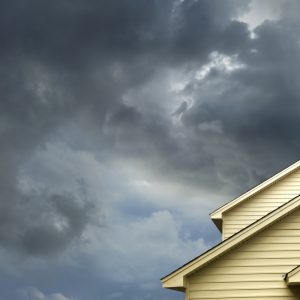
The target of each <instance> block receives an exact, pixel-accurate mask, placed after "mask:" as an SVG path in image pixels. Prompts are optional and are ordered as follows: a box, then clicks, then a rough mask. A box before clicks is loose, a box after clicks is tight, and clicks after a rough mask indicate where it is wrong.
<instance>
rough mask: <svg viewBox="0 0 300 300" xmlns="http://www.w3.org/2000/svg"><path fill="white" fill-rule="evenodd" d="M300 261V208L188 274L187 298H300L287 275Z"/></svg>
mask: <svg viewBox="0 0 300 300" xmlns="http://www.w3.org/2000/svg"><path fill="white" fill-rule="evenodd" d="M299 264H300V209H298V210H297V211H296V212H294V213H293V214H291V215H289V216H287V217H285V218H284V219H282V220H281V221H280V222H278V223H275V224H273V225H271V226H270V227H269V228H267V229H265V230H263V231H261V232H259V233H258V234H257V235H255V236H254V237H252V238H250V239H249V240H248V241H246V242H245V243H243V244H242V245H240V246H238V247H236V248H235V249H232V250H231V251H230V252H229V253H227V254H224V255H223V256H221V257H219V258H218V259H216V260H215V261H213V262H211V263H209V264H208V265H207V266H203V268H202V269H200V270H199V271H197V272H195V273H193V274H191V275H190V276H188V277H187V293H186V295H188V296H187V298H186V299H187V300H208V299H211V300H217V299H218V300H250V299H251V300H271V299H283V300H296V299H300V287H297V286H293V287H288V286H287V285H286V282H285V281H284V275H285V274H286V273H288V272H289V271H291V270H292V269H293V268H295V267H296V266H298V265H299Z"/></svg>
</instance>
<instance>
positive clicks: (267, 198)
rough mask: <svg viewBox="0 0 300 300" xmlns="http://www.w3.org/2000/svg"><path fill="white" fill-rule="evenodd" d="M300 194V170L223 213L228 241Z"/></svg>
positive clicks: (224, 237) (224, 236)
mask: <svg viewBox="0 0 300 300" xmlns="http://www.w3.org/2000/svg"><path fill="white" fill-rule="evenodd" d="M299 194H300V168H297V169H296V170H295V171H294V172H292V173H290V174H289V175H287V176H286V177H284V178H282V179H281V180H279V181H277V182H276V183H274V184H272V185H271V186H269V187H268V188H265V189H263V190H262V191H260V192H259V193H257V194H255V195H254V196H252V197H251V198H249V199H247V200H245V201H243V202H242V203H240V204H239V205H237V206H235V207H233V208H232V209H229V210H228V211H225V212H224V213H223V225H222V226H223V227H222V237H223V239H226V238H228V237H230V236H231V235H233V234H234V233H236V232H238V231H240V230H242V229H243V228H245V227H246V226H248V225H250V224H251V223H253V222H255V221H256V220H258V219H260V218H262V217H263V216H264V215H266V214H268V213H269V212H271V211H273V210H274V209H276V208H278V207H279V206H281V205H283V204H284V203H286V202H288V201H289V200H290V199H292V198H294V197H296V196H297V195H299Z"/></svg>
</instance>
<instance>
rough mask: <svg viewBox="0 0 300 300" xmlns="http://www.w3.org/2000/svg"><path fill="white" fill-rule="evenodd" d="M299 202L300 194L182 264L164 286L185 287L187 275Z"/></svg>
mask: <svg viewBox="0 0 300 300" xmlns="http://www.w3.org/2000/svg"><path fill="white" fill-rule="evenodd" d="M299 202H300V196H297V197H294V198H292V199H291V200H290V201H288V202H287V203H285V204H283V205H282V206H280V207H278V208H277V209H276V210H274V211H272V212H270V213H268V214H267V215H265V216H264V217H262V218H261V219H259V220H257V221H256V222H254V223H252V224H250V225H249V226H247V227H246V228H244V229H242V230H241V231H239V232H237V233H236V234H234V235H232V236H231V237H229V238H228V239H226V240H224V241H223V242H221V243H220V244H218V245H216V246H215V247H213V248H211V249H210V250H208V251H207V252H205V253H203V254H202V255H200V256H198V257H196V258H195V259H193V260H191V261H190V262H188V263H186V264H185V265H183V266H181V267H180V268H178V269H177V270H175V271H173V272H172V273H170V274H169V275H167V276H165V277H163V278H162V279H161V282H162V283H163V286H164V287H166V288H185V284H184V283H185V278H186V276H188V275H190V274H191V273H193V272H195V271H197V270H198V269H200V268H201V267H203V266H205V265H207V264H208V263H210V262H211V261H213V260H215V259H216V258H218V257H219V256H221V255H223V254H224V253H225V252H228V251H229V250H231V249H232V248H234V247H236V246H238V245H240V244H242V243H243V242H244V241H246V240H248V239H249V238H250V237H252V236H253V235H254V234H256V233H257V232H259V231H261V230H263V229H264V228H265V227H266V226H269V225H271V224H273V223H274V222H275V221H278V220H280V219H282V218H283V217H285V216H286V215H287V214H289V213H291V212H293V211H294V210H295V209H297V208H299V206H300V203H299Z"/></svg>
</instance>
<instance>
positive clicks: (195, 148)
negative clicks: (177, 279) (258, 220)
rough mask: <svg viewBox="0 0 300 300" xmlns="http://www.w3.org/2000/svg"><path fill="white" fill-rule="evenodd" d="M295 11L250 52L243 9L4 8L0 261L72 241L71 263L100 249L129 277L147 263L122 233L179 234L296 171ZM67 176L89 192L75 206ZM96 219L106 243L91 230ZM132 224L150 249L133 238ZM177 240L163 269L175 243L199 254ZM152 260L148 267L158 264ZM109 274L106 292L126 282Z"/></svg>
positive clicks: (45, 253) (265, 30)
mask: <svg viewBox="0 0 300 300" xmlns="http://www.w3.org/2000/svg"><path fill="white" fill-rule="evenodd" d="M2 2H3V1H2ZM284 2H285V1H284ZM291 3H292V8H289V9H285V10H284V13H283V14H282V18H281V19H278V20H277V19H276V20H273V21H266V22H264V23H262V24H261V25H260V26H258V27H256V28H255V29H254V35H255V38H253V37H251V35H250V32H249V30H248V26H247V24H246V23H244V22H242V21H241V18H240V16H241V15H242V14H243V13H244V12H246V11H247V9H248V6H249V1H234V0H232V1H230V0H228V1H221V2H220V1H212V0H209V1H204V0H203V1H194V0H190V1H187V0H186V1H176V0H174V1H171V0H167V1H155V0H153V1H146V0H145V1H144V0H143V1H132V0H128V1H127V0H126V1H115V0H113V1H111V0H109V1H108V0H107V1H106V0H103V1H89V2H87V1H79V0H76V1H52V2H51V3H50V2H41V1H35V0H31V1H29V2H27V3H26V5H25V4H20V3H18V2H17V1H10V2H9V3H8V2H7V3H4V2H3V3H1V7H2V9H1V12H0V42H1V45H2V46H1V49H0V54H1V55H0V74H1V78H2V79H1V83H0V91H1V100H0V138H1V147H0V155H1V160H0V169H1V170H2V171H1V173H0V247H1V249H2V251H3V253H5V258H7V261H9V258H10V256H11V253H14V254H15V253H17V254H18V255H20V256H21V257H28V256H29V257H31V258H32V257H39V258H40V259H42V260H43V259H44V260H47V259H49V257H51V258H52V257H54V256H55V255H57V254H63V253H68V251H71V250H70V249H71V248H72V247H71V245H74V243H76V242H77V243H78V244H77V245H78V248H77V251H78V252H80V254H78V253H77V255H78V256H77V258H78V257H79V256H80V255H82V256H84V255H91V256H92V259H95V261H96V260H97V258H96V255H95V253H96V252H97V251H98V252H99V253H101V254H99V255H103V253H108V254H109V253H112V254H114V255H115V256H118V257H121V258H124V260H126V262H128V264H130V265H131V266H132V265H135V266H137V265H138V264H139V261H138V262H136V260H137V258H139V257H142V254H144V252H145V249H144V248H143V247H142V246H141V247H140V248H139V249H136V250H135V251H133V252H132V251H131V250H130V249H129V246H128V243H134V241H133V240H131V239H130V238H127V239H125V238H124V237H126V236H127V235H129V233H128V232H127V231H126V230H125V229H124V228H126V226H129V225H130V224H131V226H132V233H131V235H132V237H136V238H138V239H141V237H143V238H144V240H143V244H144V245H148V242H149V241H150V242H151V238H152V239H154V238H153V236H152V237H151V232H152V230H153V228H152V226H151V222H148V220H151V218H153V216H164V218H162V220H165V219H168V220H172V222H170V224H171V225H172V226H176V224H177V222H178V223H179V222H183V221H184V222H188V220H191V219H193V220H192V221H190V222H191V223H189V224H193V226H194V227H195V228H196V229H195V228H194V227H193V228H192V229H190V231H193V232H198V227H199V224H198V223H197V222H198V221H197V222H196V221H195V220H196V219H197V220H198V218H199V216H198V215H201V217H202V214H204V213H206V211H208V210H209V209H210V208H211V207H213V206H217V204H219V203H220V201H221V200H220V199H221V198H222V197H223V198H226V199H222V201H223V200H224V201H225V200H229V199H227V197H228V198H230V197H233V196H234V195H236V194H237V193H239V192H242V191H244V190H245V189H246V188H247V187H250V186H251V185H254V184H255V183H257V182H259V181H261V180H262V179H263V178H265V177H267V176H269V175H271V173H272V172H275V171H276V170H278V169H280V168H281V167H284V166H285V165H287V164H289V163H291V162H293V161H294V160H296V159H298V152H299V141H298V134H297V130H296V129H297V127H298V123H299V121H298V119H299V118H298V116H299V99H298V95H299V88H298V86H299V84H298V80H297V78H298V77H299V76H298V75H299V70H298V63H299V59H300V58H299V43H298V40H299V39H298V35H299V20H298V18H297V16H295V14H294V13H293V11H297V10H296V8H295V7H296V6H295V7H293V5H297V4H296V2H295V3H294V2H291ZM256 5H257V4H256ZM290 5H291V4H290ZM276 18H279V17H278V15H277V16H276ZM172 114H173V115H172ZM61 144H63V146H62V147H61V148H62V149H60V150H59V151H56V150H55V149H56V148H55V147H57V148H59V147H60V146H57V145H61ZM64 151H65V152H64ZM45 153H46V154H45ZM64 153H65V154H64ZM63 154H64V155H65V156H64V155H63ZM60 155H61V156H62V157H61V158H60V159H57V156H60ZM74 166H77V168H76V167H74ZM89 174H92V175H89ZM78 178H83V179H84V181H87V182H88V186H89V188H88V189H87V192H86V193H87V194H82V193H78V189H77V188H78V187H77V183H76V179H78ZM90 195H93V196H92V197H91V198H89V197H90ZM94 195H96V196H95V197H94ZM213 202H215V203H213ZM144 203H147V209H144V210H143V209H142V208H140V209H139V207H140V206H141V204H143V205H144ZM102 205H103V210H104V213H106V214H107V216H108V218H107V219H106V221H107V228H106V229H107V231H106V232H105V233H104V231H103V228H101V229H99V224H97V222H101V219H102V218H103V216H102V215H101V214H100V212H99V207H100V208H101V210H100V211H102ZM200 206H201V209H200V210H201V212H200V210H199V213H198V211H197V208H198V207H200ZM131 207H134V209H131ZM133 210H134V212H133ZM162 212H164V213H162ZM196 215H197V217H196ZM151 216H152V217H151ZM138 217H140V218H142V220H144V221H145V224H147V226H146V227H147V228H146V229H147V232H149V233H150V235H149V236H150V237H147V236H146V237H144V235H143V232H141V231H139V229H138V228H139V226H135V225H136V224H137V225H141V224H142V222H141V221H139V222H137V221H136V220H135V219H134V218H138ZM99 219H100V221H99ZM201 222H202V221H201ZM94 224H96V226H95V227H96V228H98V230H99V232H98V231H97V230H96V229H95V228H93V230H91V229H90V228H91V227H92V226H93V225H94ZM162 224H163V222H162ZM97 226H98V227H97ZM172 226H170V228H171V227H172ZM203 226H204V225H203ZM204 227H205V226H204ZM109 230H111V231H109ZM209 230H211V231H212V229H209ZM158 231H159V230H158ZM201 232H203V230H202V231H201ZM185 234H187V233H183V232H177V233H176V236H175V238H174V239H173V240H171V241H170V245H172V247H173V248H172V249H173V250H172V252H173V253H177V254H178V255H177V256H176V259H175V258H174V259H173V260H172V261H168V267H169V266H170V268H171V266H173V265H172V263H173V264H174V267H175V262H176V263H178V257H179V256H182V255H183V254H182V253H183V252H184V251H186V248H185V247H184V246H183V245H184V244H185V243H184V242H185V241H188V244H189V245H193V247H194V246H195V245H196V246H197V245H198V244H197V241H198V240H201V237H199V236H197V234H194V233H193V234H194V236H193V239H192V238H190V237H186V236H185ZM104 237H106V238H107V239H108V240H105V241H104V240H103V241H102V240H101V239H103V238H104ZM123 238H124V240H123ZM156 238H157V240H158V241H157V242H156V243H157V245H160V244H159V240H160V236H159V235H158V236H157V235H155V239H156ZM170 238H171V237H170ZM83 239H84V242H83ZM95 240H96V241H95ZM212 240H214V239H213V238H211V239H210V241H212ZM95 244H96V246H95ZM150 244H151V243H150ZM196 246H195V247H196ZM93 247H95V248H93ZM91 248H93V249H94V250H95V249H97V251H95V252H93V251H92V250H91ZM176 249H177V251H176ZM182 249H183V250H184V251H181V250H182ZM194 249H195V248H193V251H194ZM89 251H91V252H89ZM191 251H192V250H191ZM193 251H192V252H193ZM91 253H92V254H91ZM120 253H121V254H120ZM132 253H133V254H132ZM193 253H194V252H193ZM72 254H74V253H73V252H72ZM148 255H149V261H152V263H153V265H154V264H155V261H156V260H160V259H162V260H164V259H165V256H155V255H151V253H149V254H148ZM74 257H76V255H74ZM80 259H82V257H81V256H80ZM135 259H136V260H135ZM112 260H113V258H112ZM106 263H107V262H106ZM91 265H93V263H91ZM120 266H122V268H121V267H120V269H118V268H114V274H110V276H111V277H112V278H116V277H117V278H119V277H120V276H121V275H122V274H125V273H126V272H128V270H129V269H130V268H129V269H128V266H127V265H126V264H124V265H122V264H121V262H120ZM103 268H104V267H103V266H102V269H101V266H100V267H99V269H97V271H99V270H100V271H99V272H103V270H104V269H103ZM145 268H146V266H145ZM109 269H111V268H109V266H106V272H108V270H109ZM118 271H119V274H118ZM158 272H159V271H158V270H154V271H153V270H152V271H151V272H150V271H149V272H148V273H147V274H145V276H144V278H147V280H149V281H150V280H151V278H153V277H154V276H158ZM163 272H164V271H162V273H163ZM95 273H96V271H95ZM132 274H134V273H132ZM153 274H155V275H153ZM101 276H102V275H101ZM147 276H148V277H147ZM151 276H152V277H151ZM129 277H130V276H129ZM94 279H95V278H94ZM111 280H115V279H111ZM141 280H142V279H141ZM143 283H144V282H143ZM25 285H27V283H26V284H25ZM33 285H35V284H33ZM127 288H128V287H127ZM146 288H148V289H149V290H151V288H149V287H146ZM88 290H89V291H91V290H92V287H91V286H89V287H88ZM95 290H96V288H95ZM95 290H94V292H95ZM97 291H98V290H97ZM91 293H92V291H91ZM124 293H126V297H127V298H129V297H130V292H128V291H127V290H126V291H124V290H121V291H116V294H113V295H112V296H114V295H116V296H118V295H123V294H124ZM151 293H152V292H149V294H148V296H147V297H148V298H149V299H152V298H153V299H154V298H155V297H156V298H157V294H155V292H153V293H152V294H151ZM71 294H72V293H71ZM83 294H84V293H83ZM140 294H142V293H141V292H140V291H137V294H136V295H140ZM43 295H44V296H43V297H44V298H45V299H47V297H48V296H46V295H45V294H43ZM91 295H92V294H91ZM85 296H86V298H85V299H88V296H87V294H85ZM105 296H107V297H109V296H108V294H105V295H103V298H104V297H105ZM49 297H50V296H49ZM49 297H48V298H49ZM51 297H52V296H51ZM51 297H50V299H52V298H53V297H52V298H51ZM91 297H92V296H91ZM151 297H152V298H151ZM132 298H134V296H132ZM167 298H168V296H166V297H165V299H167Z"/></svg>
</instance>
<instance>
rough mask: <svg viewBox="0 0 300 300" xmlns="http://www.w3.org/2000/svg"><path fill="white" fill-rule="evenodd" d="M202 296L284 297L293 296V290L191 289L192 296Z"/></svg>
mask: <svg viewBox="0 0 300 300" xmlns="http://www.w3.org/2000/svg"><path fill="white" fill-rule="evenodd" d="M199 296H201V297H202V298H204V299H212V298H220V299H223V297H232V298H234V297H240V298H241V297H249V296H250V297H262V296H268V297H273V296H277V297H282V296H293V292H292V291H291V290H290V289H287V288H286V289H283V288H278V289H256V290H251V289H244V290H223V291H215V290H208V291H190V298H191V299H194V298H196V297H199Z"/></svg>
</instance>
